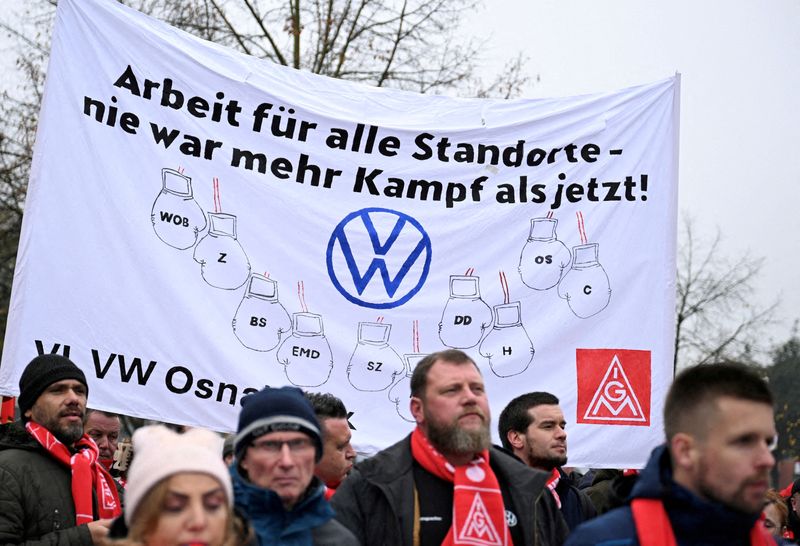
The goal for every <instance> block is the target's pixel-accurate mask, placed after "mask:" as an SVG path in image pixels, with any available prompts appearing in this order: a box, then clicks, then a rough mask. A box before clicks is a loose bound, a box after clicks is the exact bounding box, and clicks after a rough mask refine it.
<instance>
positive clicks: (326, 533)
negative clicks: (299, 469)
mask: <svg viewBox="0 0 800 546" xmlns="http://www.w3.org/2000/svg"><path fill="white" fill-rule="evenodd" d="M230 471H231V479H232V480H233V498H234V504H235V505H236V508H237V509H239V511H241V512H242V513H243V514H245V515H246V516H247V517H248V518H249V520H250V526H251V527H252V528H253V531H254V532H255V535H256V539H257V544H260V545H262V546H266V545H267V544H269V545H274V546H311V545H313V546H356V544H357V542H356V540H355V537H353V535H352V533H350V531H348V530H347V529H345V528H344V527H343V526H342V524H340V523H339V522H337V521H336V520H335V519H333V509H332V508H331V506H330V504H329V503H328V501H327V500H325V497H324V491H325V486H324V485H322V482H320V481H319V478H317V477H314V478H313V479H312V481H311V484H310V485H309V486H308V489H307V490H306V495H305V496H304V497H303V498H302V499H300V500H299V501H298V503H297V504H296V505H295V506H294V507H292V509H291V510H288V511H287V510H286V509H285V508H284V506H283V501H282V500H281V498H280V497H279V496H278V494H277V493H275V492H274V491H272V490H271V489H265V488H263V487H259V486H257V485H254V484H252V483H250V482H249V481H247V480H245V479H244V477H242V475H241V474H240V473H239V470H238V469H237V465H236V464H233V465H231V467H230Z"/></svg>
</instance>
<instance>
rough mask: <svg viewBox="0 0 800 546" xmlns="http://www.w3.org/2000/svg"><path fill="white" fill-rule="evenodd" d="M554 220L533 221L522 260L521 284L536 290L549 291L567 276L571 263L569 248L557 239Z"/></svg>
mask: <svg viewBox="0 0 800 546" xmlns="http://www.w3.org/2000/svg"><path fill="white" fill-rule="evenodd" d="M557 225H558V220H556V219H555V218H533V219H532V220H531V231H530V235H529V236H528V242H526V243H525V246H524V247H522V254H521V255H520V257H519V274H520V277H521V278H522V282H523V283H525V285H526V286H528V287H529V288H533V289H534V290H549V289H550V288H553V287H554V286H555V285H557V284H558V282H559V281H560V280H561V279H562V278H563V277H564V275H565V274H566V271H567V269H568V268H569V263H570V253H569V249H568V248H567V245H565V244H564V243H562V242H561V241H559V240H558V239H557V238H556V226H557Z"/></svg>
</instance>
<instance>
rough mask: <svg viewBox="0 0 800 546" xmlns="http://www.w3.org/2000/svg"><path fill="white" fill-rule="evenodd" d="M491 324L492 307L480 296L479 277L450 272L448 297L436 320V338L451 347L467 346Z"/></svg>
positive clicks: (477, 339)
mask: <svg viewBox="0 0 800 546" xmlns="http://www.w3.org/2000/svg"><path fill="white" fill-rule="evenodd" d="M491 325H492V310H491V308H490V307H489V305H487V304H486V302H485V301H483V300H482V299H481V291H480V278H479V277H472V276H465V275H451V276H450V297H449V298H448V300H447V303H446V304H445V306H444V312H443V313H442V320H441V321H440V322H439V339H440V340H441V341H442V343H444V344H445V345H447V346H448V347H452V348H454V349H468V348H470V347H474V346H475V345H477V344H478V343H480V342H481V339H482V338H483V334H484V333H485V332H486V329H487V328H489V327H490V326H491Z"/></svg>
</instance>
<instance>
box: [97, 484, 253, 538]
mask: <svg viewBox="0 0 800 546" xmlns="http://www.w3.org/2000/svg"><path fill="white" fill-rule="evenodd" d="M179 474H180V473H179ZM175 475H176V474H172V475H170V476H167V477H166V478H163V479H162V480H160V481H158V482H156V484H155V485H154V486H153V487H152V488H150V490H149V491H148V492H147V493H145V495H144V497H143V498H142V500H141V502H139V505H138V506H137V508H136V512H134V513H133V515H132V519H131V525H130V526H129V527H128V536H127V537H126V538H124V539H120V540H107V541H104V543H103V545H102V546H146V544H147V542H146V537H147V536H148V535H149V534H150V533H152V532H153V531H154V530H155V528H156V526H157V525H158V520H159V519H160V518H161V515H162V512H163V509H164V503H165V501H166V499H167V493H168V492H169V480H170V478H172V477H173V476H175ZM225 511H226V520H227V523H226V526H225V541H224V542H223V543H222V546H239V544H242V542H241V539H240V538H239V536H240V535H241V529H240V528H239V527H240V526H237V525H236V524H235V522H234V519H235V518H234V513H233V509H232V508H231V507H230V504H227V503H226V504H225Z"/></svg>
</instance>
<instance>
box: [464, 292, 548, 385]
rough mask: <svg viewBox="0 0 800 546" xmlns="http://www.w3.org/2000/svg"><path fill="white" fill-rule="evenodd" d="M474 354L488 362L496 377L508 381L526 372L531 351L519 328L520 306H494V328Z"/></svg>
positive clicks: (530, 343) (527, 337) (530, 358)
mask: <svg viewBox="0 0 800 546" xmlns="http://www.w3.org/2000/svg"><path fill="white" fill-rule="evenodd" d="M478 352H480V354H481V355H482V356H484V357H486V358H488V359H489V366H491V368H492V371H493V372H494V374H495V375H496V376H497V377H510V376H512V375H517V374H521V373H522V372H524V371H525V370H527V369H528V366H529V365H530V363H531V362H533V355H534V352H535V351H534V348H533V342H532V341H531V338H530V336H529V335H528V332H526V331H525V327H524V326H523V325H522V309H521V306H520V302H518V301H516V302H513V303H506V304H502V305H495V306H494V327H493V328H492V329H491V331H490V332H489V335H487V336H486V338H485V339H484V340H483V341H482V342H481V346H480V349H479V350H478Z"/></svg>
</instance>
